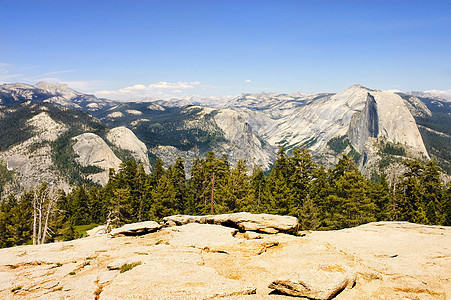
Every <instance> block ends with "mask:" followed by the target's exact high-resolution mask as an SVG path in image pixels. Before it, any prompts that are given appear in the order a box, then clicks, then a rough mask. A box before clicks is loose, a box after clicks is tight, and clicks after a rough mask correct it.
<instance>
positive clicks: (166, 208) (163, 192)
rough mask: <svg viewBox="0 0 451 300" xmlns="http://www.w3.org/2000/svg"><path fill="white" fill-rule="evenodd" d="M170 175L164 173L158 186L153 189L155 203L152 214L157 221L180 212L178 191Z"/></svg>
mask: <svg viewBox="0 0 451 300" xmlns="http://www.w3.org/2000/svg"><path fill="white" fill-rule="evenodd" d="M168 176H169V175H168V174H164V175H162V176H161V178H160V180H159V181H158V184H157V186H156V187H155V188H154V189H153V190H152V200H153V203H152V206H151V212H150V215H151V218H152V219H153V220H156V221H161V220H162V219H163V218H164V217H166V216H171V215H176V214H178V210H177V192H176V189H175V187H174V185H173V183H172V182H171V180H170V179H169V178H168Z"/></svg>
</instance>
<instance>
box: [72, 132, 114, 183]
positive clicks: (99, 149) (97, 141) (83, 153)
mask: <svg viewBox="0 0 451 300" xmlns="http://www.w3.org/2000/svg"><path fill="white" fill-rule="evenodd" d="M74 140H75V141H76V143H75V144H74V145H73V149H74V152H75V154H77V155H78V157H77V158H76V159H77V161H78V163H79V164H80V165H81V166H83V167H87V166H96V167H99V168H101V169H102V170H103V171H102V172H99V173H96V174H91V175H89V176H88V178H89V179H91V180H92V181H94V182H97V183H99V184H101V185H105V184H106V183H107V182H108V178H109V176H108V175H109V169H110V168H113V169H115V170H118V169H119V165H120V164H121V160H120V159H119V158H117V156H116V155H115V154H114V152H113V151H112V150H111V149H110V147H108V145H107V143H105V141H104V140H103V139H102V138H101V137H100V136H98V135H96V134H94V133H90V132H88V133H83V134H80V135H78V136H76V137H74Z"/></svg>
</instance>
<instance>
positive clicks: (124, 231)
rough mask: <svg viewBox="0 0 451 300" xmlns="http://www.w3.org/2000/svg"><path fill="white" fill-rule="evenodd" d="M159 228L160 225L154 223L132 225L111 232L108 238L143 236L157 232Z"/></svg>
mask: <svg viewBox="0 0 451 300" xmlns="http://www.w3.org/2000/svg"><path fill="white" fill-rule="evenodd" d="M160 228H161V225H160V224H158V223H157V222H154V221H146V222H140V223H132V224H127V225H124V226H122V227H119V228H115V229H113V230H111V232H110V233H109V235H108V236H109V237H117V236H120V235H143V234H147V233H150V232H154V231H157V230H158V229H160Z"/></svg>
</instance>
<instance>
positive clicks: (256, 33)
mask: <svg viewBox="0 0 451 300" xmlns="http://www.w3.org/2000/svg"><path fill="white" fill-rule="evenodd" d="M0 12H1V18H0V82H2V83H5V82H8V83H9V82H26V83H31V84H34V83H36V82H38V81H40V80H47V81H51V82H64V83H67V84H69V86H71V87H73V88H75V89H77V90H81V91H84V92H90V93H96V94H97V95H101V96H105V97H109V98H122V99H126V98H130V99H131V98H136V97H140V96H151V97H162V98H163V97H168V96H180V95H186V94H199V95H203V96H222V95H236V94H238V93H241V92H283V93H291V92H294V91H304V92H324V91H330V92H336V91H340V90H342V89H345V88H347V87H348V86H350V85H352V84H355V83H360V84H362V85H364V86H367V87H369V88H374V89H386V90H387V89H399V90H402V91H410V90H431V89H435V90H449V89H451V1H449V0H447V1H434V0H429V1H427V0H423V1H418V0H412V1H410V0H409V1H408V0H392V1H384V0H374V1H365V0H361V1H357V0H354V1H350V0H334V1H331V0H329V1H325V0H324V1H323V0H315V1H314V0H311V1H303V0H298V1H284V0H273V1H264V0H260V1H257V0H242V1H238V0H227V1H219V0H218V1H217V0H203V1H200V0H198V1H189V0H183V1H172V0H165V1H163V0H161V1H139V0H128V1H125V0H124V1H114V0H108V1H107V0H104V1H97V0H90V1H83V0H77V1H66V0H64V1H63V0H58V1H57V0H54V1H50V0H48V1H44V0H33V1H23V0H0Z"/></svg>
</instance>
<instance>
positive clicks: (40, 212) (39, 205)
mask: <svg viewBox="0 0 451 300" xmlns="http://www.w3.org/2000/svg"><path fill="white" fill-rule="evenodd" d="M42 201H43V199H39V203H38V213H39V219H38V244H40V242H41V234H42Z"/></svg>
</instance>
